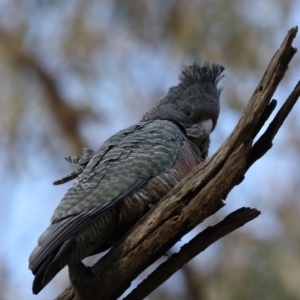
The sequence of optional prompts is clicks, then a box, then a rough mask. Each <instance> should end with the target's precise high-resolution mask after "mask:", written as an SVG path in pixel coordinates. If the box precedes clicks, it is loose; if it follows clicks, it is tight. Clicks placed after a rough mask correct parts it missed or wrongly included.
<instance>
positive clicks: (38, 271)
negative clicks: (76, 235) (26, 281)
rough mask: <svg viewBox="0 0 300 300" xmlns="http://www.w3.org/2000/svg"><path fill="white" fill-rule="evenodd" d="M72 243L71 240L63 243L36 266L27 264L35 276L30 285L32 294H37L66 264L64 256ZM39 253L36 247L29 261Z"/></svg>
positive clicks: (39, 248)
mask: <svg viewBox="0 0 300 300" xmlns="http://www.w3.org/2000/svg"><path fill="white" fill-rule="evenodd" d="M72 243H73V239H72V238H71V239H69V240H67V241H66V242H64V243H63V244H62V245H61V246H60V247H59V248H58V249H56V250H55V251H53V252H52V253H51V254H50V255H49V256H47V258H46V259H45V260H44V261H42V263H40V264H39V265H38V266H34V267H32V264H29V268H30V269H31V270H32V273H33V274H34V275H35V278H34V281H33V285H32V291H33V293H34V294H38V293H39V292H40V291H41V290H42V289H43V288H44V287H45V286H46V285H47V284H48V283H49V282H50V281H51V280H52V279H53V278H54V277H55V275H56V274H57V273H58V272H59V271H60V270H62V269H63V268H64V267H65V266H66V264H67V262H66V259H65V255H64V254H65V253H66V251H67V249H69V247H70V246H71V244H72ZM40 251H41V247H40V246H37V247H36V248H35V249H34V250H33V252H32V254H31V256H30V261H32V260H34V258H35V257H36V256H38V255H39V252H40Z"/></svg>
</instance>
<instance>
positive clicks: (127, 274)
mask: <svg viewBox="0 0 300 300" xmlns="http://www.w3.org/2000/svg"><path fill="white" fill-rule="evenodd" d="M296 33H297V27H295V28H292V29H291V30H290V31H289V32H288V34H287V36H286V38H285V39H284V41H283V43H282V44H281V46H280V48H279V50H278V51H277V52H276V53H275V55H274V57H273V58H272V60H271V62H270V64H269V66H268V67H267V69H266V71H265V74H264V75H263V77H262V79H261V81H260V83H259V84H258V86H257V88H256V89H255V91H254V94H253V96H252V97H251V99H250V101H249V103H248V105H247V107H246V108H245V110H244V112H243V115H242V117H241V119H240V120H239V122H238V124H237V126H236V128H235V129H234V131H233V132H232V134H231V135H230V136H229V137H228V138H227V140H226V141H225V142H224V143H223V145H222V146H221V147H220V149H219V150H218V151H217V152H216V153H215V154H214V155H213V156H212V157H210V158H209V159H208V160H207V161H205V162H204V163H202V164H201V165H199V166H198V167H197V168H196V169H195V170H194V171H193V172H192V173H191V174H190V175H188V176H187V177H186V178H185V179H184V180H183V181H182V182H181V183H179V184H178V185H177V186H176V187H175V188H174V189H173V190H172V191H171V192H170V193H169V194H168V195H167V196H166V197H165V198H164V199H163V200H162V201H161V202H160V203H158V204H157V205H156V206H155V207H154V208H153V209H152V210H151V211H150V212H149V213H148V214H147V215H146V216H145V217H143V218H142V219H141V220H140V221H139V222H138V223H137V224H136V225H135V226H133V228H132V229H131V230H130V232H129V233H128V234H126V236H125V237H124V238H123V239H122V240H121V241H120V242H119V244H118V245H117V246H115V247H114V248H112V249H111V251H109V252H108V253H107V254H106V255H105V256H104V257H102V258H101V259H100V260H99V261H98V262H97V263H96V264H95V265H94V266H93V267H91V268H87V269H85V268H83V267H82V268H77V269H76V270H75V269H74V268H70V279H71V282H72V284H73V286H71V287H69V288H68V289H67V290H66V291H65V292H64V293H62V294H61V295H60V296H59V297H58V298H57V300H71V299H72V300H74V299H90V300H101V299H106V300H107V299H117V298H118V297H119V296H120V295H122V293H123V292H124V291H125V290H126V289H127V288H128V287H129V286H130V284H131V282H132V280H133V279H135V278H136V277H137V276H138V275H139V274H140V273H141V272H142V271H143V270H145V269H146V268H147V267H148V266H149V265H150V264H152V263H153V262H154V261H156V260H157V259H158V258H159V257H160V256H162V255H163V254H164V253H166V252H167V250H168V249H170V248H171V247H172V246H173V245H174V244H175V243H176V242H177V241H178V240H179V239H180V238H181V237H182V236H184V235H185V234H186V233H188V232H189V231H190V230H192V229H193V228H194V227H195V226H196V225H198V224H199V223H201V222H202V221H203V220H205V219H206V218H208V217H209V216H211V215H212V214H214V213H215V212H216V211H217V210H218V209H220V208H221V207H223V205H224V203H223V199H226V197H227V195H228V193H229V192H230V191H231V189H232V188H233V187H234V186H235V185H237V184H239V183H240V182H241V181H242V180H243V178H244V175H245V173H246V172H247V170H248V168H249V167H250V166H251V165H252V164H253V163H254V162H255V161H256V160H258V159H259V158H260V157H261V156H262V155H264V154H265V153H266V152H267V151H268V150H269V149H270V148H271V146H272V140H273V138H274V136H275V135H276V133H277V131H278V129H279V128H280V127H281V125H282V123H283V121H284V120H285V118H286V116H287V115H288V113H289V112H290V110H291V109H292V107H293V105H294V103H295V102H296V100H297V99H298V97H299V95H300V84H299V83H298V84H297V85H296V87H295V89H294V91H293V92H292V93H291V95H290V96H289V98H288V99H287V101H286V102H285V104H284V105H283V107H282V108H281V109H280V110H279V111H278V113H277V115H276V116H275V118H274V119H273V121H272V122H271V124H270V125H269V127H268V129H267V130H266V132H265V133H264V134H263V135H262V136H261V137H260V138H259V139H258V141H257V142H256V143H255V144H254V145H253V139H254V138H255V136H256V135H257V133H258V132H259V130H260V129H261V128H262V126H263V124H264V123H265V121H266V120H267V119H268V118H269V117H270V114H271V112H272V111H273V109H274V108H275V105H276V102H275V101H271V98H272V96H273V94H274V92H275V90H276V88H277V87H278V85H279V83H280V81H281V80H282V78H283V77H284V74H285V72H286V70H287V68H288V64H289V62H290V61H291V59H292V57H293V56H294V54H295V53H296V49H295V48H293V47H292V41H293V40H294V38H295V36H296ZM270 101H271V102H270ZM258 214H259V212H258V211H257V210H255V209H245V208H243V209H240V210H238V211H236V212H234V213H232V214H230V215H229V216H227V217H226V218H225V219H224V220H223V221H222V222H220V223H219V224H217V225H215V226H213V227H209V228H207V229H206V230H204V231H203V232H202V233H200V234H199V235H198V236H197V237H195V238H194V239H193V240H192V241H190V242H189V243H188V244H187V245H185V246H183V247H182V249H181V251H180V252H179V253H178V254H174V255H173V256H172V257H171V258H170V259H168V260H167V261H166V262H165V263H163V264H162V265H161V266H160V267H158V269H157V270H156V271H154V273H153V274H151V275H150V276H149V278H148V279H146V280H145V282H143V283H142V284H141V286H140V287H138V288H137V289H136V290H134V291H132V293H131V294H129V295H128V296H127V297H126V298H125V299H126V300H129V299H143V298H144V297H145V296H147V295H148V294H149V293H150V292H151V291H152V290H153V289H155V288H156V287H157V286H158V285H159V284H161V283H162V282H164V281H165V280H166V279H167V278H169V277H170V276H171V275H172V274H173V273H174V272H176V270H178V269H179V268H181V267H182V266H183V265H184V264H185V263H186V262H187V261H189V260H190V259H191V258H193V257H194V256H195V255H197V254H198V253H199V252H201V251H203V250H204V249H205V248H206V247H208V246H209V245H210V244H212V243H214V242H215V241H216V240H218V239H219V238H221V237H223V236H224V235H226V234H228V233H230V232H231V231H233V230H235V229H236V228H238V227H240V226H242V225H243V224H245V223H246V222H249V221H250V220H252V219H253V218H255V217H257V216H258Z"/></svg>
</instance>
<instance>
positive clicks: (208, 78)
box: [179, 62, 225, 88]
mask: <svg viewBox="0 0 300 300" xmlns="http://www.w3.org/2000/svg"><path fill="white" fill-rule="evenodd" d="M224 70H225V68H224V67H223V66H222V65H219V64H214V63H209V62H206V63H205V64H204V65H203V66H199V65H198V64H197V63H194V64H193V65H191V66H184V67H183V69H182V71H181V74H180V75H179V80H180V81H181V84H182V85H183V86H184V88H188V87H190V86H192V85H195V84H199V83H202V82H208V83H211V84H213V85H214V86H216V85H217V84H218V82H219V81H220V80H221V79H222V78H223V77H224V75H222V73H223V71H224Z"/></svg>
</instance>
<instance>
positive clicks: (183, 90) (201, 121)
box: [142, 63, 224, 145]
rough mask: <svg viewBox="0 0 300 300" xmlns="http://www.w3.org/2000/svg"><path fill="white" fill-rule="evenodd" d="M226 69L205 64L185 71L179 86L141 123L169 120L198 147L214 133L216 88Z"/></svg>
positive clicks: (217, 104) (196, 65)
mask: <svg viewBox="0 0 300 300" xmlns="http://www.w3.org/2000/svg"><path fill="white" fill-rule="evenodd" d="M223 71H224V67H223V66H221V65H218V64H210V63H205V64H204V65H203V66H199V65H198V64H196V63H194V64H193V65H192V66H188V67H187V66H186V67H184V68H183V70H182V72H181V74H180V76H179V80H180V82H179V84H178V85H177V86H174V87H171V88H170V89H169V92H168V94H167V95H166V96H164V97H163V98H161V99H160V100H159V101H158V102H157V103H156V105H155V106H154V107H153V108H152V109H151V110H150V111H148V112H147V113H146V114H145V115H144V116H143V119H142V121H149V120H170V121H172V122H174V123H176V124H177V125H179V126H180V127H181V128H182V129H183V130H184V131H185V134H186V135H187V137H188V138H189V139H190V140H192V141H193V142H194V143H195V144H197V145H199V144H200V143H201V142H202V140H203V138H205V137H208V136H209V134H210V133H211V132H212V131H213V130H214V128H215V126H216V124H217V120H218V117H219V112H220V104H219V99H220V93H221V89H219V88H218V87H217V85H218V82H219V81H220V80H221V79H222V77H223V76H222V72H223Z"/></svg>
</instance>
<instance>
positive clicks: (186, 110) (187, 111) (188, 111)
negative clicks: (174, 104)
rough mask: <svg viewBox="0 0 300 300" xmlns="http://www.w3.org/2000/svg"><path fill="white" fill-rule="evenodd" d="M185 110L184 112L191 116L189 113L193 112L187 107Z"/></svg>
mask: <svg viewBox="0 0 300 300" xmlns="http://www.w3.org/2000/svg"><path fill="white" fill-rule="evenodd" d="M183 112H184V113H185V114H186V115H187V116H189V115H190V114H191V111H190V110H189V109H185V110H184V111H183Z"/></svg>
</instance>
